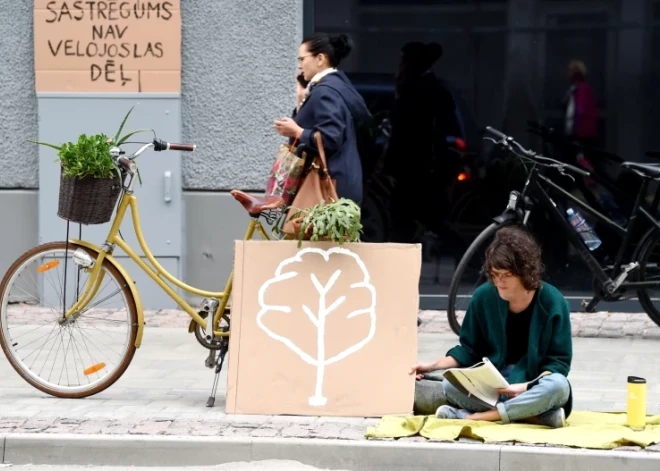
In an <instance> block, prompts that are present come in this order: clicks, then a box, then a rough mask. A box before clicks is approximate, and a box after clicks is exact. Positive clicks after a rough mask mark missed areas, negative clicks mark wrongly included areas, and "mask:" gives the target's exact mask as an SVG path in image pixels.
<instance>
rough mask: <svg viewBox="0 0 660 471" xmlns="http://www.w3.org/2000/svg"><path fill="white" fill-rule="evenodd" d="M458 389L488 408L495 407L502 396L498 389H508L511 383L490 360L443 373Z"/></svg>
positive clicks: (485, 359) (483, 360)
mask: <svg viewBox="0 0 660 471" xmlns="http://www.w3.org/2000/svg"><path fill="white" fill-rule="evenodd" d="M443 376H444V378H445V380H446V381H449V382H450V383H451V384H452V385H453V386H454V387H455V388H456V389H458V390H459V391H461V392H462V393H463V394H465V395H466V396H469V397H471V398H472V399H476V400H477V401H479V402H481V403H482V404H484V405H485V406H487V407H495V404H497V402H498V400H499V397H500V395H499V394H498V393H497V390H496V388H506V387H508V386H509V383H508V382H507V380H506V379H504V376H502V374H501V373H500V372H499V371H498V370H497V368H495V366H494V365H493V364H492V363H491V362H490V360H489V359H488V358H483V359H482V361H481V362H480V363H477V364H476V365H474V366H471V367H469V368H450V369H448V370H446V371H445V372H444V373H443Z"/></svg>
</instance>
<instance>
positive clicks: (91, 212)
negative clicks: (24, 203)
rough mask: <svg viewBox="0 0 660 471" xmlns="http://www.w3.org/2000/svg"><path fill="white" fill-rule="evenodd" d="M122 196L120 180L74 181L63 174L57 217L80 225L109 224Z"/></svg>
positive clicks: (86, 178) (94, 179)
mask: <svg viewBox="0 0 660 471" xmlns="http://www.w3.org/2000/svg"><path fill="white" fill-rule="evenodd" d="M120 193H121V180H120V179H119V178H118V177H114V178H94V177H91V176H88V177H83V178H71V177H65V176H64V174H63V172H62V173H60V195H59V203H58V210H57V215H58V216H59V217H61V218H62V219H66V220H68V221H71V222H75V223H79V224H103V223H106V222H108V221H110V219H111V218H112V213H113V211H114V209H115V205H116V203H117V199H118V198H119V194H120Z"/></svg>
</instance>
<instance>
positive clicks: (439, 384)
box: [410, 227, 573, 428]
mask: <svg viewBox="0 0 660 471" xmlns="http://www.w3.org/2000/svg"><path fill="white" fill-rule="evenodd" d="M484 270H485V272H486V275H487V277H488V279H489V281H488V282H486V283H485V284H483V285H481V286H480V287H479V288H477V290H476V291H475V292H474V295H473V296H472V300H471V302H470V305H469V306H468V310H467V313H466V315H465V319H464V320H463V324H462V326H461V335H460V344H459V345H457V346H456V347H454V348H452V349H450V350H449V351H448V352H447V354H446V356H445V357H444V358H440V359H438V360H436V361H433V362H430V363H418V364H416V365H414V366H413V367H412V369H411V372H410V373H411V374H415V375H416V378H417V382H416V388H415V412H416V413H419V414H425V415H426V414H432V413H433V412H435V415H436V417H438V418H441V419H468V420H484V421H493V422H494V421H501V422H502V423H504V424H507V423H511V422H518V421H522V422H528V423H533V424H538V425H545V426H549V427H552V428H559V427H563V426H564V425H565V419H566V417H568V416H569V415H570V413H571V410H572V405H573V399H572V391H571V386H570V383H569V381H568V379H567V376H568V373H569V371H570V368H571V361H572V356H573V346H572V334H571V321H570V312H569V308H568V303H567V301H566V299H565V298H564V297H563V296H562V294H561V293H560V292H559V291H558V290H557V289H556V288H555V287H553V286H551V285H550V284H548V283H545V282H543V281H542V280H541V274H542V263H541V251H540V249H539V247H538V246H537V244H536V242H535V240H534V239H533V238H532V237H531V236H530V235H529V234H528V233H527V232H526V231H524V230H523V229H520V228H517V227H505V228H503V229H500V230H499V231H498V232H497V233H496V235H495V240H494V241H493V242H492V243H491V245H490V246H489V247H488V249H487V250H486V261H485V264H484ZM484 357H486V358H488V359H489V360H490V361H491V362H492V363H493V365H494V366H495V367H496V368H497V369H498V370H499V371H500V372H501V373H502V375H503V376H504V377H505V378H506V379H507V381H508V383H509V384H510V386H509V387H508V388H506V389H501V390H498V393H499V394H500V399H499V402H498V403H497V405H496V407H494V408H490V407H484V406H483V405H481V403H479V402H476V401H475V400H474V399H472V398H470V397H468V396H467V395H465V394H463V393H462V392H460V391H459V390H458V389H456V388H455V387H454V386H452V385H451V384H450V383H449V382H448V381H438V380H430V378H426V377H427V375H429V373H431V372H434V371H438V370H446V369H449V368H462V367H470V366H473V365H474V364H476V363H478V362H480V361H481V360H482V358H484ZM429 376H430V375H429Z"/></svg>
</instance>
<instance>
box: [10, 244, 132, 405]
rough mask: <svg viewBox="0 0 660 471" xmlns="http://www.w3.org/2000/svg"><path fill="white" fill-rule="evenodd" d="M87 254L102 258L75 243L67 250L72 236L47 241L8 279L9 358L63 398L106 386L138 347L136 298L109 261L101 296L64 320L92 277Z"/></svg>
mask: <svg viewBox="0 0 660 471" xmlns="http://www.w3.org/2000/svg"><path fill="white" fill-rule="evenodd" d="M77 251H78V253H77V257H76V259H75V260H74V253H76V252H77ZM81 256H82V257H83V258H86V259H87V261H90V260H96V257H97V256H98V252H96V251H94V250H92V249H89V248H86V247H81V246H78V245H75V244H71V243H70V244H68V249H67V245H66V243H65V242H53V243H49V244H44V245H40V246H38V247H35V248H33V249H32V250H29V251H28V252H26V253H25V254H23V255H22V256H21V257H20V258H19V259H18V260H17V261H16V262H15V263H14V264H13V265H12V266H11V267H10V268H9V270H8V271H7V273H6V274H5V276H4V279H3V280H2V284H0V344H1V345H2V349H3V351H4V353H5V355H6V356H7V359H8V360H9V363H11V365H12V367H13V368H14V369H15V370H16V372H17V373H18V374H19V375H20V376H21V377H23V379H25V381H27V382H28V383H29V384H31V385H32V386H34V387H35V388H37V389H39V390H41V391H43V392H45V393H47V394H50V395H52V396H56V397H61V398H80V397H87V396H91V395H93V394H96V393H98V392H100V391H103V390H104V389H106V388H107V387H109V386H110V385H112V384H113V383H114V382H115V381H117V379H119V377H120V376H121V375H122V374H123V373H124V371H126V368H128V365H129V364H130V362H131V360H132V359H133V355H134V353H135V338H136V336H137V325H138V323H137V309H136V306H135V300H134V299H133V295H132V293H131V290H130V289H129V286H128V283H127V282H126V279H125V278H124V277H123V276H122V275H121V273H120V272H119V270H117V269H116V268H115V267H114V265H112V263H110V262H109V261H108V260H104V261H103V264H102V266H101V267H100V275H102V278H101V283H100V284H99V285H98V289H97V290H96V293H95V296H94V297H93V299H91V300H90V301H89V302H88V303H87V305H86V306H85V307H84V309H82V310H81V312H80V313H79V315H75V316H71V317H69V318H68V319H66V320H65V319H64V313H65V312H66V311H67V310H68V309H70V308H71V307H72V306H73V304H74V303H76V302H77V300H78V299H79V298H80V297H82V296H83V294H84V292H85V287H86V286H87V281H88V280H89V278H90V277H91V271H92V270H91V268H86V267H85V266H84V263H80V259H81ZM87 256H88V257H87Z"/></svg>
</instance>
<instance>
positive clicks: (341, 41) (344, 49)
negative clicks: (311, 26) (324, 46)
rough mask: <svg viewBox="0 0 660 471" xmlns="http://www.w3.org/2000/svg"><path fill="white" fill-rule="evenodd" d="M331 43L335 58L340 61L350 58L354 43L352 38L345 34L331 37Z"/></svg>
mask: <svg viewBox="0 0 660 471" xmlns="http://www.w3.org/2000/svg"><path fill="white" fill-rule="evenodd" d="M329 41H330V45H331V46H332V48H333V49H334V50H335V56H336V57H337V59H338V60H340V61H341V60H342V59H345V58H346V57H348V55H349V54H350V53H351V50H352V49H353V43H352V42H351V40H350V38H349V37H348V36H346V35H345V34H343V33H342V34H337V35H333V36H330V38H329Z"/></svg>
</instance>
